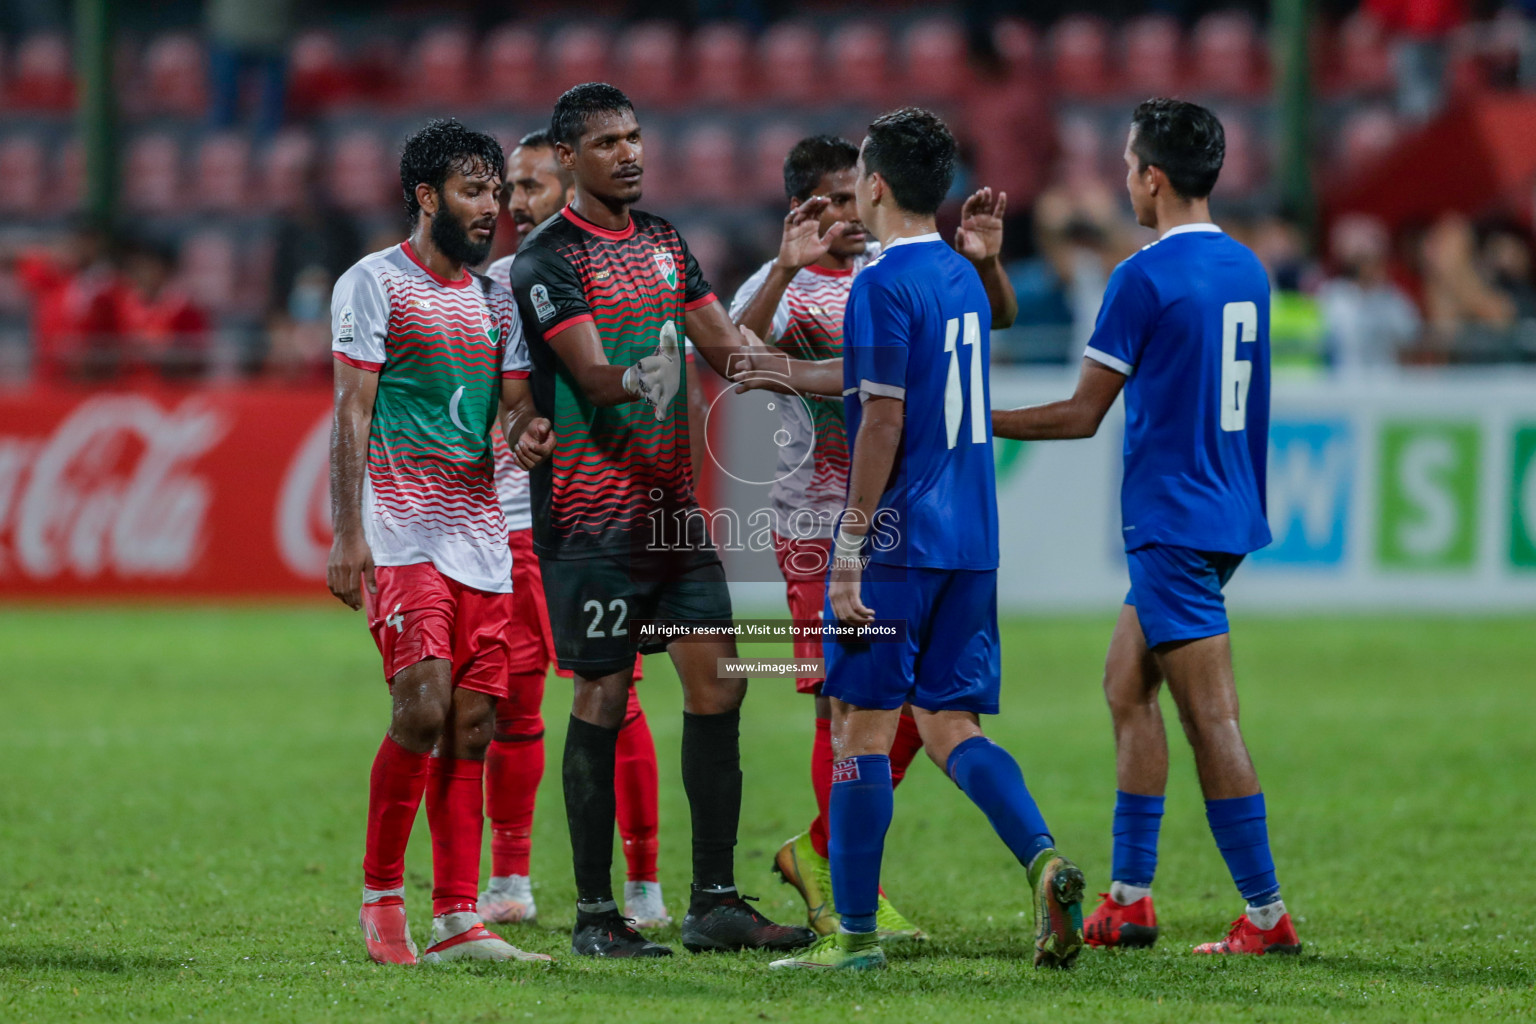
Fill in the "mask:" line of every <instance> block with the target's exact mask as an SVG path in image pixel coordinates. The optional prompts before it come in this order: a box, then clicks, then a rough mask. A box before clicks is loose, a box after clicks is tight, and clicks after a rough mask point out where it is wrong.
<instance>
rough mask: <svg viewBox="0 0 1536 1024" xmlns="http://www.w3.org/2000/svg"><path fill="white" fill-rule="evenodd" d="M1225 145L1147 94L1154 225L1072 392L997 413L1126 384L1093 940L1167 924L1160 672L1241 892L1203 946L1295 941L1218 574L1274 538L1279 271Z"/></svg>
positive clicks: (1033, 433) (1100, 396)
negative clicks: (1104, 810) (1161, 901)
mask: <svg viewBox="0 0 1536 1024" xmlns="http://www.w3.org/2000/svg"><path fill="white" fill-rule="evenodd" d="M1225 150H1226V143H1225V139H1224V135H1223V132H1222V127H1221V122H1220V121H1218V120H1217V119H1216V117H1215V115H1213V114H1212V113H1211V112H1210V111H1209V110H1206V109H1204V108H1203V107H1198V106H1196V105H1194V104H1193V103H1184V102H1181V101H1178V100H1169V99H1155V100H1148V101H1147V102H1145V103H1143V104H1141V105H1140V106H1139V107H1137V108H1136V112H1135V114H1134V115H1133V116H1132V118H1131V129H1130V137H1129V140H1128V141H1127V143H1126V147H1125V163H1126V167H1127V169H1128V170H1127V173H1126V188H1127V189H1128V190H1129V191H1130V194H1131V205H1132V206H1133V207H1134V208H1135V211H1136V219H1137V221H1139V222H1140V223H1141V224H1142V225H1143V226H1145V227H1149V228H1153V229H1154V230H1156V231H1157V233H1158V240H1157V241H1156V242H1154V243H1152V244H1151V245H1149V246H1147V247H1146V248H1145V249H1142V250H1141V251H1140V252H1138V253H1137V254H1136V255H1134V256H1132V257H1131V258H1130V259H1128V260H1126V261H1125V262H1124V263H1121V264H1120V266H1118V267H1117V268H1115V272H1114V273H1113V274H1112V275H1110V279H1109V286H1108V288H1107V289H1106V291H1105V294H1104V304H1103V306H1102V308H1101V309H1100V311H1099V319H1098V324H1097V326H1095V328H1094V332H1093V337H1092V339H1091V340H1090V341H1089V343H1088V349H1087V352H1086V353H1084V355H1085V358H1084V360H1083V371H1082V376H1081V378H1080V379H1079V381H1078V385H1077V390H1076V392H1075V393H1074V394H1073V396H1072V397H1071V398H1069V399H1067V400H1065V401H1061V402H1054V403H1051V404H1049V405H1040V406H1035V407H1032V408H1026V409H1012V410H1008V411H998V412H995V413H993V417H992V425H993V429H994V430H995V431H996V433H997V436H999V437H1011V438H1017V439H1019V440H1025V441H1044V440H1053V439H1058V438H1074V437H1090V436H1092V435H1093V434H1094V432H1095V431H1097V430H1098V427H1099V423H1100V421H1101V420H1102V419H1103V418H1104V414H1105V413H1106V412H1107V411H1108V410H1109V407H1110V406H1111V405H1112V404H1113V403H1114V400H1115V396H1116V395H1118V394H1119V393H1120V392H1121V390H1122V389H1123V390H1124V391H1125V480H1124V483H1123V484H1122V486H1121V491H1120V504H1121V517H1122V526H1121V529H1122V530H1123V531H1124V535H1125V551H1126V561H1127V562H1128V563H1129V567H1130V575H1131V591H1130V593H1129V594H1128V595H1127V596H1126V599H1125V606H1124V607H1123V608H1121V609H1120V620H1119V622H1118V623H1117V624H1116V626H1115V633H1114V636H1113V638H1111V640H1110V642H1109V655H1108V658H1107V659H1106V664H1105V669H1104V693H1105V696H1106V697H1108V699H1109V708H1110V713H1111V716H1112V717H1113V719H1114V728H1115V754H1116V757H1115V767H1116V781H1117V783H1118V788H1119V793H1118V795H1117V799H1116V804H1115V824H1114V879H1113V882H1112V884H1111V886H1110V891H1109V892H1108V893H1106V894H1105V895H1104V898H1103V902H1102V903H1101V904H1100V905H1099V907H1098V908H1097V909H1096V910H1095V911H1094V912H1093V914H1092V915H1091V916H1090V917H1089V919H1088V924H1087V929H1086V932H1087V940H1088V942H1089V944H1091V945H1094V946H1105V947H1112V946H1150V945H1151V944H1152V943H1153V942H1154V941H1155V940H1156V938H1157V918H1156V915H1155V914H1154V913H1153V910H1152V875H1153V872H1154V871H1155V870H1156V868H1157V837H1158V828H1159V825H1160V824H1161V821H1162V815H1163V791H1164V789H1165V787H1166V784H1167V781H1168V744H1167V740H1166V738H1165V736H1164V732H1163V717H1162V713H1161V712H1160V711H1159V709H1158V703H1157V694H1158V690H1159V689H1160V688H1161V687H1162V685H1163V683H1164V682H1165V681H1166V682H1167V684H1168V689H1169V691H1170V692H1171V693H1172V694H1173V699H1174V703H1175V704H1176V705H1177V706H1178V709H1179V719H1180V721H1181V722H1182V723H1183V725H1184V734H1185V735H1186V736H1187V737H1188V738H1189V742H1190V746H1192V747H1193V748H1194V753H1195V767H1196V770H1197V771H1198V773H1199V776H1200V788H1201V791H1202V792H1203V793H1204V794H1205V813H1206V818H1207V820H1208V821H1209V822H1210V826H1211V832H1212V833H1213V834H1214V835H1215V837H1216V845H1217V846H1218V847H1219V848H1220V849H1221V854H1222V857H1224V858H1225V859H1226V862H1227V867H1228V869H1229V870H1230V871H1231V872H1232V880H1233V881H1234V882H1236V883H1237V888H1238V891H1239V892H1240V893H1241V894H1242V896H1243V898H1244V899H1245V900H1247V902H1248V906H1247V910H1246V912H1245V913H1244V914H1243V915H1242V916H1241V917H1239V918H1238V919H1237V921H1235V922H1234V923H1233V925H1232V928H1231V930H1230V931H1229V932H1228V934H1227V937H1226V938H1225V939H1223V940H1222V941H1220V942H1209V943H1206V944H1204V945H1201V946H1199V947H1197V948H1196V950H1195V951H1196V952H1197V953H1259V954H1263V953H1295V952H1299V951H1300V949H1301V942H1300V940H1299V939H1298V938H1297V937H1296V929H1295V928H1294V927H1293V926H1292V924H1291V918H1290V915H1289V914H1288V913H1286V909H1285V904H1284V903H1283V902H1281V900H1280V884H1279V882H1277V881H1276V880H1275V863H1274V860H1273V858H1272V857H1271V856H1270V851H1269V833H1268V826H1267V824H1266V819H1265V808H1264V794H1263V792H1262V791H1261V790H1260V789H1259V779H1258V776H1257V775H1256V774H1255V773H1254V770H1253V762H1252V761H1251V760H1250V759H1249V757H1248V748H1247V747H1246V746H1245V745H1244V743H1243V735H1242V732H1241V731H1240V730H1239V728H1238V720H1237V719H1238V715H1237V689H1236V685H1235V683H1234V681H1233V675H1232V647H1231V643H1230V642H1229V638H1228V632H1227V613H1226V607H1225V604H1224V601H1223V599H1222V592H1221V591H1222V587H1223V586H1224V585H1225V584H1226V582H1227V580H1229V579H1230V578H1231V577H1232V573H1233V572H1234V571H1235V570H1236V569H1237V566H1238V564H1239V563H1240V562H1242V560H1243V556H1244V555H1246V554H1248V553H1249V552H1250V551H1256V550H1258V549H1259V548H1262V547H1264V546H1265V545H1266V544H1268V543H1269V541H1270V536H1269V526H1268V524H1267V523H1266V521H1265V518H1264V475H1265V459H1266V456H1267V453H1268V445H1269V281H1268V278H1267V277H1266V275H1265V273H1264V268H1263V267H1262V266H1261V265H1260V264H1259V261H1258V259H1257V257H1255V256H1254V254H1253V253H1252V252H1250V251H1249V250H1248V249H1247V248H1246V247H1244V246H1243V245H1241V244H1239V243H1238V242H1236V241H1233V240H1232V239H1231V238H1229V237H1227V236H1226V235H1225V234H1223V233H1222V231H1221V229H1220V228H1218V227H1217V226H1216V225H1215V224H1213V223H1211V214H1210V207H1209V204H1208V197H1209V196H1210V194H1211V189H1212V188H1213V187H1214V186H1215V184H1216V178H1217V175H1218V174H1219V173H1220V171H1221V163H1222V157H1223V155H1224V154H1225Z"/></svg>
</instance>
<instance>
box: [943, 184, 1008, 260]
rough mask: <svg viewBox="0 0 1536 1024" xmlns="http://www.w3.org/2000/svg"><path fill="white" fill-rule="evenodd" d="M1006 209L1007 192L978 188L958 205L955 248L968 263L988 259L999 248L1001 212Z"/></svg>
mask: <svg viewBox="0 0 1536 1024" xmlns="http://www.w3.org/2000/svg"><path fill="white" fill-rule="evenodd" d="M1007 209H1008V193H1006V192H993V191H992V190H991V189H990V188H979V189H977V190H976V191H975V192H973V193H971V195H970V197H969V198H968V199H966V201H965V205H964V206H962V207H961V208H960V226H959V227H958V228H956V229H955V251H957V252H958V253H960V255H962V256H964V257H965V258H966V259H968V260H970V261H971V262H972V263H980V262H981V261H982V260H986V259H991V258H993V257H995V256H997V255H998V254H999V253H1001V252H1002V251H1003V214H1004V213H1005V212H1007Z"/></svg>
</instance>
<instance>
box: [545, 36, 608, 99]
mask: <svg viewBox="0 0 1536 1024" xmlns="http://www.w3.org/2000/svg"><path fill="white" fill-rule="evenodd" d="M608 47H609V39H608V32H607V30H606V29H604V28H601V27H599V26H597V25H591V24H581V23H575V24H570V25H567V26H565V27H564V28H562V29H560V30H559V31H558V32H556V33H555V34H554V36H553V37H551V39H550V41H549V61H550V73H551V75H552V78H551V80H550V84H551V85H552V86H553V87H554V90H555V95H559V94H560V93H561V92H564V91H565V90H566V89H569V88H570V87H571V86H573V85H580V84H581V83H582V82H606V81H608V77H609V76H608Z"/></svg>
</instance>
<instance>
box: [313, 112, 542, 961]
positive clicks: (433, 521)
mask: <svg viewBox="0 0 1536 1024" xmlns="http://www.w3.org/2000/svg"><path fill="white" fill-rule="evenodd" d="M502 172H503V157H502V152H501V146H500V145H499V144H497V142H496V141H495V140H494V139H492V138H491V137H489V136H487V135H483V134H481V133H479V132H471V131H468V130H467V129H465V128H464V127H463V126H462V125H460V124H458V123H457V122H455V121H434V122H432V123H431V124H429V125H427V126H426V127H425V128H423V129H421V130H420V131H418V132H417V133H416V134H415V135H413V136H412V137H411V138H410V139H409V140H408V141H407V142H406V144H405V148H404V151H403V152H402V154H401V158H400V181H401V188H402V190H403V192H404V195H405V201H406V207H407V209H408V211H409V212H410V214H411V218H412V221H413V228H412V231H411V236H410V238H409V239H408V240H407V241H405V242H402V243H401V244H399V245H396V246H391V247H390V248H388V249H385V250H383V251H381V252H376V253H373V254H372V255H370V256H366V257H364V258H363V259H362V260H360V261H359V262H358V263H357V264H355V265H354V266H353V267H352V268H351V269H350V270H348V271H347V272H346V273H345V274H343V275H342V277H341V279H340V280H339V281H337V283H336V288H335V292H334V293H333V295H332V300H331V320H332V339H333V340H332V349H333V352H334V354H335V357H336V363H335V377H336V381H335V401H336V407H335V420H334V427H333V433H332V442H331V501H332V516H333V520H334V522H333V527H334V532H335V539H334V541H333V544H332V548H331V554H330V559H329V562H328V564H327V566H326V578H327V583H328V585H329V586H330V589H331V592H332V593H333V594H335V595H336V596H337V597H338V598H339V599H341V600H342V601H343V602H344V603H346V604H347V605H348V606H349V607H351V608H354V609H355V608H358V607H362V608H365V609H366V611H367V615H368V628H369V630H370V631H371V632H372V633H373V637H374V640H375V642H376V643H377V644H378V647H379V651H380V653H381V654H382V655H383V658H384V675H385V678H386V680H387V681H388V683H389V687H390V694H391V697H392V698H393V711H392V716H391V721H390V727H389V733H388V735H386V736H385V738H384V741H383V743H382V744H381V746H380V747H379V752H378V755H377V756H376V757H375V759H374V762H373V771H372V775H371V780H370V788H369V799H368V834H367V841H366V847H365V854H364V858H363V876H364V882H363V886H364V887H363V906H362V911H361V913H360V917H359V923H360V924H361V926H362V929H363V934H364V940H365V943H366V945H367V950H368V955H369V956H370V957H372V958H373V959H374V960H377V961H379V962H382V963H403V964H410V963H415V962H417V955H416V947H415V944H414V943H413V942H412V940H411V935H410V931H409V929H408V927H407V925H406V915H405V850H406V845H407V844H408V842H409V841H410V835H411V826H412V824H413V823H414V822H415V820H416V812H417V808H418V806H419V805H420V804H421V802H422V799H423V795H425V800H426V805H427V821H428V823H429V825H430V827H431V832H432V863H433V886H432V914H433V920H432V944H431V945H430V946H429V947H428V948H427V950H426V951H425V952H424V953H423V954H422V956H421V959H422V960H424V961H428V962H437V961H447V960H463V959H477V960H547V959H549V958H548V957H546V956H543V955H541V954H532V953H524V952H523V951H521V950H519V949H517V948H516V947H514V946H511V945H509V944H508V943H506V942H504V941H502V940H501V939H500V938H499V937H498V936H496V935H494V934H493V933H491V932H490V931H488V930H486V928H485V926H484V924H482V923H481V921H480V918H479V915H478V914H477V912H476V890H477V889H478V883H479V880H480V846H481V841H482V833H483V831H484V825H483V820H482V818H481V803H482V797H481V789H482V777H483V768H484V761H483V759H484V757H485V749H486V745H487V743H488V742H489V740H490V736H491V723H492V721H493V717H494V709H495V702H496V699H497V698H498V697H500V696H501V695H503V694H504V693H505V691H506V685H507V655H508V650H507V627H508V623H509V620H510V617H511V613H512V593H511V592H512V553H511V551H510V549H509V548H508V546H507V539H506V538H507V529H506V522H505V521H504V520H503V518H502V512H501V507H500V505H499V504H498V503H497V500H496V490H495V482H494V478H493V471H492V466H493V460H492V455H491V448H490V441H489V433H490V429H491V426H492V424H493V423H495V421H496V419H497V407H498V404H499V405H501V406H503V407H505V408H506V410H507V416H506V419H505V421H504V423H503V424H502V428H503V429H504V430H505V431H507V432H508V433H509V434H510V435H511V436H513V437H516V438H518V440H517V443H516V445H515V451H516V455H517V458H518V460H519V461H520V462H521V463H522V464H523V465H524V466H526V467H531V466H533V465H536V464H537V463H538V462H539V461H541V460H542V459H543V458H544V457H545V456H546V455H547V454H548V453H549V451H550V449H551V448H552V446H553V441H552V435H551V432H550V425H549V421H548V420H547V419H543V418H541V417H539V416H538V415H537V413H536V412H535V409H534V404H533V399H532V395H531V392H530V389H529V383H528V375H529V362H528V350H527V345H526V344H525V342H524V339H523V332H522V327H521V322H520V320H519V318H518V313H517V308H516V306H515V305H514V303H513V301H512V296H511V295H510V294H509V293H508V292H507V291H505V290H504V289H502V288H501V287H500V286H497V285H494V284H492V283H491V282H489V281H487V280H485V279H484V278H480V277H478V276H477V275H474V274H472V273H470V271H469V270H468V267H469V266H471V265H473V264H476V263H479V262H480V261H482V260H484V259H485V256H486V254H487V253H488V252H489V250H490V243H491V239H492V236H493V234H494V232H495V227H496V216H497V213H498V205H499V192H500V190H501V179H502Z"/></svg>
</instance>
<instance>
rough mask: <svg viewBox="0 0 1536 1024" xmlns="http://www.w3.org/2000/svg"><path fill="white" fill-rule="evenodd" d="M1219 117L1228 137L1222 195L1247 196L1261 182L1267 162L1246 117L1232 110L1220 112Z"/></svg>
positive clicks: (1223, 168)
mask: <svg viewBox="0 0 1536 1024" xmlns="http://www.w3.org/2000/svg"><path fill="white" fill-rule="evenodd" d="M1218 116H1219V117H1220V118H1221V126H1222V129H1223V130H1224V132H1225V134H1226V138H1227V155H1226V159H1225V160H1223V161H1222V165H1221V192H1222V195H1227V196H1241V195H1247V194H1248V193H1250V192H1252V191H1253V190H1254V188H1255V187H1257V186H1258V185H1260V184H1262V183H1263V181H1264V178H1265V165H1266V163H1267V161H1266V160H1265V157H1264V153H1263V152H1262V151H1261V150H1260V148H1259V141H1258V139H1257V138H1255V133H1254V131H1253V129H1252V127H1251V126H1250V125H1249V122H1248V119H1247V118H1245V117H1243V116H1242V115H1241V114H1238V113H1234V112H1231V111H1221V112H1220V113H1219V114H1218Z"/></svg>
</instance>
